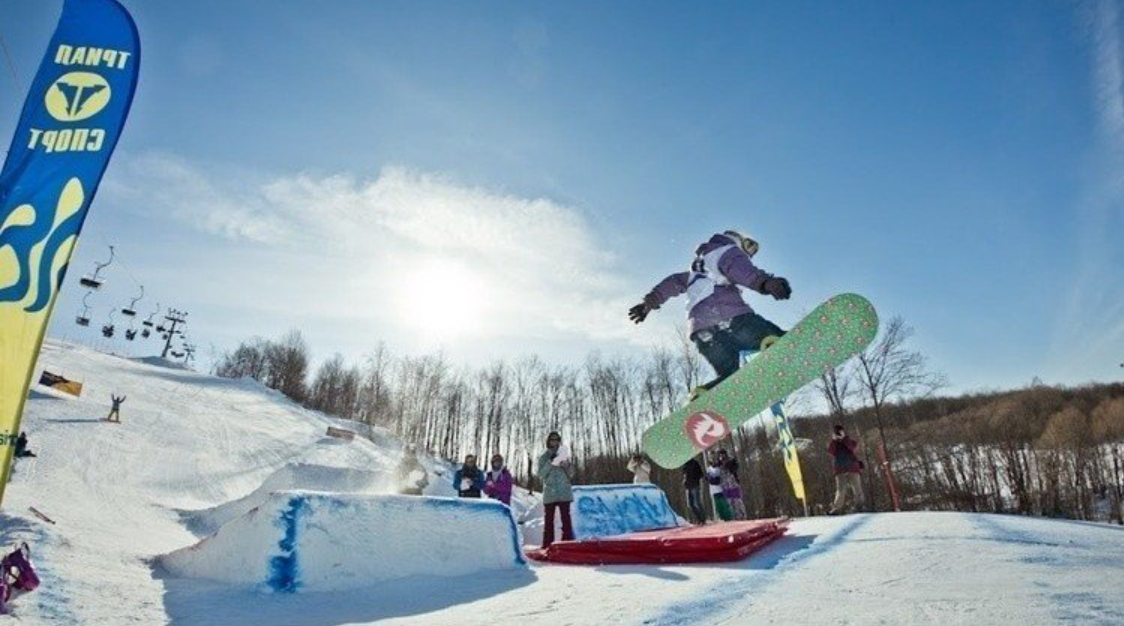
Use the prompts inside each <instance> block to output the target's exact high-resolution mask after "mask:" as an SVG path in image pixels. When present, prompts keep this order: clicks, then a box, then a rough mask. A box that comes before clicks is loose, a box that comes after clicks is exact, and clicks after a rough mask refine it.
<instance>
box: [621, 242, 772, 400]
mask: <svg viewBox="0 0 1124 626" xmlns="http://www.w3.org/2000/svg"><path fill="white" fill-rule="evenodd" d="M759 248H760V246H759V245H758V243H757V241H756V240H755V239H753V238H752V237H750V236H748V235H745V234H743V233H742V232H740V231H736V230H727V231H725V232H721V233H717V234H715V235H713V236H712V237H711V238H710V239H709V240H707V241H706V242H704V243H703V244H701V245H699V246H698V248H696V249H695V258H694V260H693V261H692V263H691V269H690V270H689V271H686V272H679V273H676V274H672V275H671V276H668V277H667V278H665V279H663V280H662V281H660V283H659V284H658V285H656V286H655V287H654V288H653V289H652V290H651V291H650V292H649V293H648V295H646V296H644V300H643V301H642V302H641V303H640V304H637V305H636V306H634V307H632V308H631V309H629V311H628V316H629V318H630V319H631V320H632V321H633V322H635V323H637V324H639V323H641V322H643V321H644V320H645V319H646V318H647V317H648V314H649V313H651V312H652V311H654V310H656V309H658V308H660V307H661V306H662V305H663V304H664V303H665V302H667V301H668V300H670V299H672V298H674V297H676V296H679V295H683V294H686V295H687V320H688V323H689V331H690V334H691V341H693V342H694V344H695V346H696V347H697V348H698V349H699V353H700V354H702V355H703V357H704V358H706V360H707V362H709V363H710V365H711V367H713V368H714V372H715V374H717V377H716V378H715V379H714V380H712V381H710V382H709V383H706V384H704V385H702V388H703V389H711V388H713V387H714V386H715V385H717V384H718V383H720V382H722V381H723V380H725V379H726V378H727V377H729V376H730V375H731V374H733V373H734V372H736V371H737V370H738V367H739V365H740V357H741V352H742V351H744V350H750V351H756V350H761V349H762V348H763V347H766V346H767V344H768V342H769V340H770V339H775V338H776V337H780V336H781V335H783V334H784V331H783V330H781V328H780V327H778V326H777V325H776V324H774V323H773V322H770V321H769V320H767V319H765V318H764V317H761V316H760V315H758V314H757V313H756V312H754V310H753V309H752V308H751V307H750V306H749V304H747V303H746V301H745V298H744V297H743V296H742V291H741V288H742V287H744V288H747V289H752V290H753V291H756V292H758V293H761V294H765V295H769V296H772V297H773V298H774V299H777V300H787V299H789V298H790V297H791V296H792V287H791V286H790V285H789V284H788V280H786V279H784V278H781V277H779V276H774V275H772V274H770V273H768V272H766V271H764V270H762V269H760V268H758V267H757V266H756V265H754V263H753V261H752V259H753V257H754V255H756V254H757V251H758V249H759ZM763 342H764V344H765V345H763Z"/></svg>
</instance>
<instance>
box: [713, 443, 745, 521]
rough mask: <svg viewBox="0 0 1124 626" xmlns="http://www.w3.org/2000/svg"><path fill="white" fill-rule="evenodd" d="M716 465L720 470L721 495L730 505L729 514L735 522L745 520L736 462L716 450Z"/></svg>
mask: <svg viewBox="0 0 1124 626" xmlns="http://www.w3.org/2000/svg"><path fill="white" fill-rule="evenodd" d="M718 463H719V466H720V467H721V469H722V481H721V482H722V495H724V496H726V502H727V503H729V505H730V513H731V514H732V515H733V518H734V519H736V520H744V519H746V518H747V516H746V512H745V501H744V500H742V483H741V480H740V479H739V478H738V462H737V461H736V460H734V459H733V458H731V457H730V455H729V454H728V453H727V452H726V451H725V450H722V449H719V450H718Z"/></svg>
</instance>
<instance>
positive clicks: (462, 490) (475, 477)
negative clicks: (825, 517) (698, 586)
mask: <svg viewBox="0 0 1124 626" xmlns="http://www.w3.org/2000/svg"><path fill="white" fill-rule="evenodd" d="M453 488H454V489H456V490H457V495H458V496H460V497H462V498H479V497H480V494H481V492H483V490H484V472H482V471H480V468H479V467H476V455H474V454H470V455H468V456H466V457H464V465H462V466H461V468H460V469H459V470H457V471H456V472H455V473H454V474H453Z"/></svg>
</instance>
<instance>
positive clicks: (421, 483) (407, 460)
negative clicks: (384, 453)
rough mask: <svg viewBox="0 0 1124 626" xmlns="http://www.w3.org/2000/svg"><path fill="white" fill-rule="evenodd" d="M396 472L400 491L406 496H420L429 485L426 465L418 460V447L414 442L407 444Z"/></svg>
mask: <svg viewBox="0 0 1124 626" xmlns="http://www.w3.org/2000/svg"><path fill="white" fill-rule="evenodd" d="M394 474H395V478H396V481H397V487H398V493H400V494H402V495H405V496H420V495H422V491H423V490H424V489H425V488H426V486H427V485H429V478H428V477H427V474H426V471H425V467H423V466H422V464H421V461H419V460H418V448H417V446H415V445H414V444H412V443H409V444H406V447H405V449H404V450H403V452H402V460H401V461H399V462H398V468H397V469H396V470H395V472H394Z"/></svg>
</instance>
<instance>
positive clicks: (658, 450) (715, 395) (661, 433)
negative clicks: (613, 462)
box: [642, 293, 878, 469]
mask: <svg viewBox="0 0 1124 626" xmlns="http://www.w3.org/2000/svg"><path fill="white" fill-rule="evenodd" d="M877 332H878V314H877V313H875V311H874V307H873V306H872V305H871V304H870V302H868V301H867V299H866V298H863V297H862V296H860V295H857V294H853V293H845V294H841V295H838V296H835V297H833V298H831V299H830V300H828V301H827V302H824V303H823V304H821V305H820V306H818V307H816V308H815V310H813V311H812V312H811V313H809V314H808V316H807V317H805V318H804V319H802V320H800V322H799V323H797V324H796V326H793V327H792V330H790V331H788V333H786V334H785V335H784V336H783V337H781V338H780V339H779V340H777V342H776V343H774V344H773V345H772V346H771V347H769V348H768V349H766V350H765V351H764V352H761V353H760V354H759V355H757V357H756V358H754V359H753V360H752V361H750V362H749V363H747V364H746V365H745V366H743V367H742V368H741V369H739V370H738V371H737V372H735V373H734V374H733V375H732V376H730V377H729V378H727V379H726V380H724V381H722V382H721V383H720V384H719V385H718V386H717V387H715V388H714V389H711V390H709V391H706V392H704V393H703V394H702V395H701V396H699V397H698V398H696V399H695V400H692V401H691V402H689V403H688V404H687V405H686V406H684V407H683V408H681V409H679V410H678V411H676V412H674V413H672V414H671V415H669V416H667V417H665V418H663V419H662V420H660V421H658V422H656V423H655V424H653V425H652V426H651V427H650V428H648V430H646V431H645V432H644V437H643V440H642V441H643V448H644V452H645V453H646V454H647V455H648V456H649V457H650V458H651V459H652V460H653V461H655V462H656V463H657V464H658V465H659V466H660V467H665V468H668V469H672V468H677V467H680V466H682V465H683V464H684V463H686V462H687V461H688V460H689V459H690V458H692V457H694V456H696V455H697V454H698V453H699V452H701V451H703V450H706V449H707V448H709V447H711V446H713V445H714V444H716V443H718V442H719V441H721V440H722V439H724V438H725V437H726V436H727V435H729V434H730V433H732V432H733V431H735V430H737V428H738V427H739V426H741V425H742V424H744V423H745V422H747V421H749V420H750V419H752V418H753V417H755V416H756V415H757V414H758V413H760V412H762V411H764V410H766V409H768V408H769V407H770V406H771V405H772V404H773V403H774V402H777V401H779V400H781V399H783V398H785V397H787V396H789V395H791V394H792V393H794V392H795V391H797V390H798V389H800V388H801V387H803V386H804V385H807V384H808V383H810V382H812V381H814V380H816V379H817V378H818V377H819V376H820V375H821V374H823V373H824V372H826V371H827V370H829V369H831V368H832V367H836V366H839V365H842V364H843V363H845V362H846V361H847V360H848V359H850V358H851V357H852V356H854V355H856V354H858V353H859V352H861V351H862V350H863V349H864V348H866V347H867V346H868V345H870V342H871V341H873V340H874V336H875V334H877Z"/></svg>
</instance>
